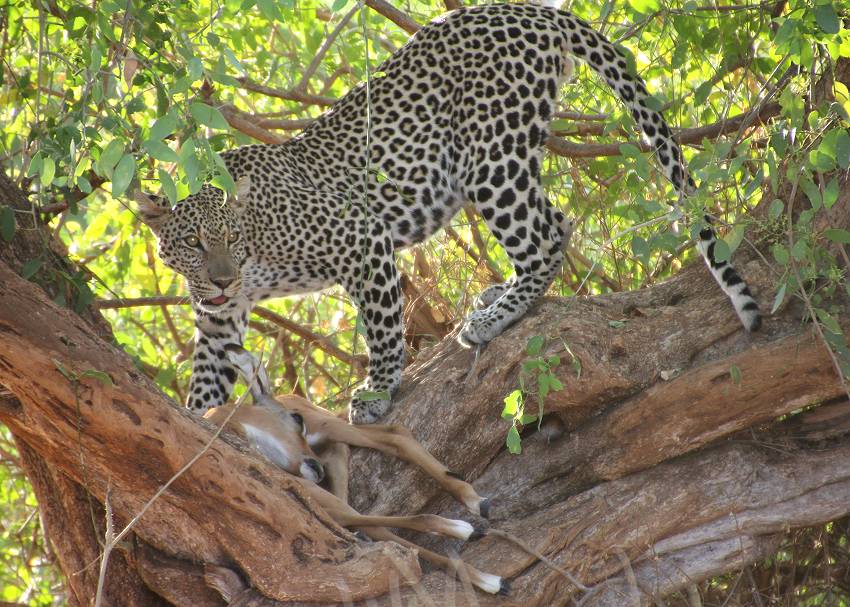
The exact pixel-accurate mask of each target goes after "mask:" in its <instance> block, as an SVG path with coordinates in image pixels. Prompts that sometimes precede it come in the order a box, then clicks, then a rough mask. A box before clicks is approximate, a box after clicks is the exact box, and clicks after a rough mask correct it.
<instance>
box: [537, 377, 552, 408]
mask: <svg viewBox="0 0 850 607" xmlns="http://www.w3.org/2000/svg"><path fill="white" fill-rule="evenodd" d="M549 377H550V375H549V374H548V373H541V374H540V375H538V376H537V397H538V398H539V399H540V402H541V403H542V402H543V401H544V400H546V397H547V396H548V395H549Z"/></svg>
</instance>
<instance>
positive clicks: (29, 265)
mask: <svg viewBox="0 0 850 607" xmlns="http://www.w3.org/2000/svg"><path fill="white" fill-rule="evenodd" d="M43 263H44V261H43V260H42V259H41V258H39V257H36V258H35V259H30V260H29V261H28V262H26V263H25V264H24V267H22V268H21V278H23V279H25V280H29V279H30V278H32V277H33V275H35V273H36V272H38V269H39V268H40V267H41V265H42V264H43Z"/></svg>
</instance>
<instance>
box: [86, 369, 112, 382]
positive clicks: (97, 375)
mask: <svg viewBox="0 0 850 607" xmlns="http://www.w3.org/2000/svg"><path fill="white" fill-rule="evenodd" d="M80 377H91V378H93V379H96V380H98V381H99V382H101V383H102V384H103V385H105V386H113V385H115V384H113V383H112V378H111V377H109V373H104V372H103V371H97V370H96V369H88V370H87V371H83V372H82V373H81V374H80Z"/></svg>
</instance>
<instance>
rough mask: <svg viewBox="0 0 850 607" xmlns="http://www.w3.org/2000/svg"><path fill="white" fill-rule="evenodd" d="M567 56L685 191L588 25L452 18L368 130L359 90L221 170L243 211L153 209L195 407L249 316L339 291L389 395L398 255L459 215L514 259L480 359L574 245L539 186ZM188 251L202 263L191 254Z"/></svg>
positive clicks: (395, 357)
mask: <svg viewBox="0 0 850 607" xmlns="http://www.w3.org/2000/svg"><path fill="white" fill-rule="evenodd" d="M572 57H575V58H578V59H580V60H583V61H585V62H587V63H588V64H589V65H590V66H591V68H593V69H594V70H595V71H597V72H598V73H599V74H601V75H602V77H603V78H604V79H605V81H606V82H607V83H608V84H609V86H610V87H611V88H612V89H613V90H614V91H615V92H616V93H617V95H618V96H620V97H621V98H622V99H623V101H624V102H625V103H626V105H627V106H628V107H629V109H630V110H631V112H632V115H633V116H634V118H635V121H636V122H637V124H638V126H639V127H640V129H641V131H642V132H643V134H644V136H645V137H646V138H647V139H648V140H649V141H650V142H651V143H652V145H653V146H654V148H655V152H656V156H657V158H658V161H659V163H660V165H661V168H662V170H663V172H664V174H665V175H666V176H667V178H668V179H669V180H670V181H671V182H672V183H673V184H674V186H675V187H676V188H677V189H678V190H679V191H680V192H681V193H682V194H687V193H688V192H690V191H691V190H692V189H693V187H694V184H693V181H692V180H691V179H690V177H688V175H687V172H686V170H685V167H684V164H683V161H682V154H681V152H680V149H679V146H678V145H677V144H676V142H675V141H674V140H673V139H672V136H671V133H670V129H669V128H668V126H667V123H666V122H665V121H664V119H663V117H662V116H661V114H660V113H659V112H657V111H655V110H653V109H651V107H650V106H649V105H648V104H647V101H646V100H647V97H648V93H647V90H646V88H645V86H644V83H643V82H642V81H641V79H640V78H639V77H637V76H635V75H634V74H631V73H630V72H629V70H628V67H627V62H626V59H625V58H624V57H623V55H622V54H621V53H620V51H619V50H618V49H617V48H616V47H615V46H613V45H612V44H611V43H610V42H609V41H608V40H606V39H605V38H604V37H603V36H602V35H601V34H599V33H598V32H596V31H594V30H593V29H592V28H590V27H589V26H588V24H587V23H586V22H584V21H583V20H581V19H579V18H577V17H575V16H573V15H571V14H570V13H567V12H559V11H557V10H555V9H552V8H547V7H539V6H531V5H516V4H510V5H498V6H481V7H475V8H469V9H461V10H458V11H454V12H451V13H448V14H446V15H444V16H443V17H440V18H439V19H437V20H435V21H434V22H433V23H431V24H430V25H428V26H427V27H425V28H423V29H422V30H421V31H419V32H418V33H417V34H416V35H415V36H413V37H412V38H411V39H410V41H409V42H408V43H407V44H406V45H405V46H404V47H402V48H401V49H400V50H399V51H398V52H396V53H395V54H394V55H393V56H392V57H390V58H389V59H388V60H387V61H386V62H385V63H384V64H383V65H382V66H381V68H380V72H379V74H378V75H377V76H376V77H374V78H373V79H372V80H371V83H370V88H369V92H368V94H369V96H370V97H371V99H370V101H371V111H370V112H369V113H368V114H367V88H366V87H365V85H360V86H357V87H355V88H354V89H353V90H352V91H350V92H349V93H348V94H347V95H346V96H345V97H344V98H342V99H341V100H340V101H339V102H338V103H337V104H336V105H334V106H333V107H332V108H331V109H330V110H329V111H328V112H327V113H326V114H324V115H323V116H321V117H320V118H318V119H317V120H316V121H315V122H314V123H313V124H312V125H311V126H310V127H309V128H307V129H306V130H305V131H304V132H303V133H302V134H301V135H300V136H298V137H296V138H294V139H293V140H291V141H289V142H287V143H284V144H281V145H251V146H246V147H241V148H238V149H235V150H232V151H229V152H226V153H225V154H223V158H224V161H225V163H226V165H227V168H228V170H229V171H230V173H231V174H232V175H233V176H234V178H241V181H240V183H242V184H243V185H244V184H247V183H248V182H250V187H247V186H246V188H247V189H246V191H245V192H244V195H242V196H240V197H239V199H237V203H236V204H235V205H234V204H223V200H222V194H221V193H220V192H219V191H218V190H215V189H212V188H210V187H205V188H204V189H203V190H202V191H201V192H200V193H199V194H197V195H195V196H190V197H189V198H188V199H187V200H185V201H183V202H181V203H180V204H178V205H177V206H176V207H175V208H174V209H173V210H168V209H166V208H164V207H163V205H161V201H160V204H157V201H149V203H150V204H147V205H145V208H144V209H143V215H145V216H146V217H147V219H146V220H147V221H148V222H149V223H151V225H152V226H153V227H154V230H155V231H156V232H157V233H158V235H159V240H160V254H161V256H162V258H163V259H164V261H165V262H166V263H167V264H168V265H170V266H171V267H172V268H174V269H175V270H176V271H178V272H180V273H181V274H183V275H185V276H186V277H187V278H188V280H189V288H190V292H191V294H192V302H193V306H194V308H195V312H196V315H197V328H198V331H197V336H196V346H195V355H194V365H193V376H192V383H191V387H190V394H189V398H188V406H189V407H190V408H191V409H193V410H195V411H204V410H206V409H208V408H210V407H213V406H216V405H218V404H221V403H222V402H223V401H224V400H226V399H227V398H228V396H229V395H230V392H231V389H232V386H233V382H234V380H235V377H236V372H235V370H234V369H233V368H232V366H231V365H230V364H229V362H228V361H227V359H226V357H225V355H224V346H225V345H226V344H228V343H234V344H241V343H242V340H243V338H244V336H245V328H246V325H247V321H248V314H249V311H250V309H251V306H252V305H253V304H254V303H255V302H257V301H259V300H262V299H266V298H268V297H276V296H281V295H288V294H292V293H299V292H307V291H315V290H317V289H322V288H324V287H326V286H328V285H331V284H342V285H343V287H345V289H346V290H347V291H348V293H349V294H350V295H351V297H352V299H353V300H354V302H355V303H356V304H357V306H358V308H359V309H360V311H361V313H362V317H363V320H364V325H365V327H366V333H367V337H366V339H367V342H368V346H369V355H370V364H369V376H368V379H367V381H366V386H365V389H366V390H370V391H373V392H387V393H388V394H389V395H391V394H392V393H393V392H394V391H395V390H396V388H397V387H398V385H399V382H400V377H401V370H402V367H403V363H404V344H403V339H402V326H401V325H402V295H401V290H400V288H399V283H398V273H397V270H396V267H395V264H394V260H393V253H394V251H395V249H397V248H401V247H406V246H410V245H413V244H415V243H418V242H421V241H422V240H424V239H425V238H427V237H428V236H429V235H431V234H433V233H434V232H435V231H437V230H438V229H439V228H440V227H442V226H444V225H446V224H447V223H448V221H449V220H450V219H451V218H452V216H453V215H454V214H455V213H456V212H457V211H458V210H459V209H460V208H461V207H462V206H463V205H464V204H466V203H467V202H472V203H473V204H474V205H475V206H476V208H477V209H478V210H479V212H480V213H481V216H482V217H483V218H484V220H485V221H486V223H487V225H488V226H489V227H490V229H491V231H492V233H493V235H494V236H495V237H496V239H497V240H498V241H499V243H500V244H501V245H502V246H503V247H504V248H505V251H506V252H507V254H508V256H509V257H510V259H511V261H512V263H513V265H514V269H515V275H514V276H513V277H512V278H511V280H509V281H508V282H506V283H504V284H502V285H494V286H493V287H490V288H489V289H487V290H486V291H485V292H484V293H483V294H482V296H481V297H480V298H479V300H478V308H479V309H477V310H475V311H474V312H472V314H470V316H469V317H468V318H467V319H466V322H465V323H464V326H463V328H462V330H461V332H460V340H461V341H462V342H463V343H465V344H480V343H484V342H487V341H489V340H491V339H493V338H494V337H496V336H497V335H499V334H500V333H501V332H502V331H503V330H504V329H505V327H507V326H508V325H510V324H511V323H512V322H514V321H515V320H517V319H518V318H519V317H521V316H522V315H523V314H524V313H525V312H526V310H527V309H528V307H529V306H530V305H531V304H532V303H533V302H534V301H535V300H536V299H537V298H538V297H539V296H540V295H542V294H543V293H544V292H545V291H546V289H547V288H548V286H549V285H550V283H551V282H552V280H553V279H554V277H555V275H556V273H557V272H558V271H559V270H560V268H561V263H562V260H563V257H564V249H565V247H566V244H567V242H568V240H569V237H570V234H571V230H572V226H571V223H570V222H569V221H568V220H567V219H566V217H565V216H564V215H563V213H561V212H560V211H559V210H558V209H556V208H555V207H554V206H552V204H550V202H549V201H548V200H547V197H546V193H545V192H544V189H543V187H542V185H541V180H540V168H541V160H542V157H543V152H544V150H543V144H544V141H545V139H546V136H547V125H548V123H549V121H550V119H551V117H552V113H553V111H554V109H555V107H556V104H557V101H558V94H559V88H560V85H561V83H562V82H563V79H564V78H565V77H566V76H568V75H569V72H570V69H571V66H572V60H571V58H572ZM367 122H368V123H370V124H371V132H370V136H369V146H368V149H369V150H370V153H369V156H368V157H367V156H366V150H367V133H366V131H367ZM364 184H365V197H364V196H363V190H364ZM243 189H245V188H243ZM145 209H147V210H145ZM234 232H235V233H236V234H239V238H238V239H237V240H233V237H232V234H233V233H234ZM192 234H194V235H196V236H197V237H198V238H199V246H196V247H191V246H189V245H188V244H187V241H186V237H187V235H192ZM228 234H229V235H230V236H228ZM701 239H702V240H701V243H700V247H699V248H700V251H701V252H702V253H703V255H704V256H705V259H706V261H707V262H708V264H709V267H710V268H711V270H712V273H713V274H714V276H715V278H717V280H718V282H719V283H720V285H721V286H722V287H723V289H724V291H726V293H727V294H728V295H729V296H730V297H731V298H732V300H733V303H734V304H735V308H736V310H737V311H738V314H739V316H740V317H741V320H742V321H743V323H744V325H745V326H746V327H747V328H748V329H751V330H752V329H756V328H757V327H758V325H759V322H760V315H759V312H758V306H757V305H756V303H755V301H754V300H753V298H752V296H751V295H750V293H749V290H748V289H747V288H746V285H745V284H744V283H743V282H742V281H741V279H740V277H739V276H738V274H737V273H736V272H735V270H734V269H733V268H732V267H731V266H730V265H728V264H727V263H725V262H717V261H716V260H715V259H714V255H713V244H714V242H715V235H714V232H713V231H712V230H711V228H710V227H707V228H706V229H705V230H704V231H703V233H702V236H701ZM189 240H190V241H191V242H194V239H189ZM227 241H232V242H227ZM222 243H224V245H222ZM221 246H225V247H229V249H228V250H229V251H230V252H231V253H232V261H233V265H234V266H235V267H236V268H237V271H236V272H235V276H234V277H233V279H232V280H231V281H229V282H228V281H226V280H225V281H221V283H220V284H218V285H216V284H214V282H213V281H211V278H210V276H209V271H208V269H207V267H206V266H205V264H206V263H207V257H208V256H209V251H211V250H212V249H215V250H217V251H219V252H220V251H221ZM216 247H218V248H216ZM225 274H227V272H225ZM216 302H218V305H215V303H216ZM389 405H390V400H389V399H378V400H374V399H371V400H367V399H364V398H362V397H361V396H358V395H357V394H355V396H354V398H353V399H352V402H351V407H350V419H351V421H352V422H355V423H363V422H374V421H375V420H377V419H378V418H380V417H381V416H382V415H383V414H384V413H385V412H386V411H387V409H388V407H389Z"/></svg>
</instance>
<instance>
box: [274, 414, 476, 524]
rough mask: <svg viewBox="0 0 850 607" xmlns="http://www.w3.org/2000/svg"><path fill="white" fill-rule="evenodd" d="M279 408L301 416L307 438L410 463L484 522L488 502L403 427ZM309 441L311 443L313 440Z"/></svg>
mask: <svg viewBox="0 0 850 607" xmlns="http://www.w3.org/2000/svg"><path fill="white" fill-rule="evenodd" d="M281 406H283V407H285V408H287V409H291V410H293V411H298V412H299V413H301V415H302V416H303V417H304V421H305V423H306V425H307V428H308V430H309V432H310V436H311V437H312V436H314V435H315V436H316V437H317V439H316V440H322V441H332V442H340V443H346V444H348V445H351V446H352V447H366V448H369V449H376V450H378V451H381V452H383V453H386V454H388V455H392V456H393V457H398V458H400V459H403V460H405V461H406V462H410V463H411V464H414V465H416V466H419V467H420V468H422V470H423V471H425V473H426V474H428V475H429V476H430V477H431V478H433V479H434V480H436V481H437V483H439V485H440V486H441V487H442V488H443V489H445V490H446V491H447V492H448V493H449V494H451V495H452V496H453V497H454V498H455V499H456V500H458V501H459V502H460V503H461V504H463V505H464V506H466V508H467V509H468V510H469V511H470V512H472V513H473V514H477V515H479V516H483V517H484V518H487V517H488V516H489V514H490V500H489V499H487V498H483V497H481V496H480V495H478V493H477V492H476V491H475V489H473V487H472V485H470V484H469V483H467V482H466V481H464V480H463V479H461V478H460V477H459V476H458V475H457V474H455V473H454V472H452V471H451V470H449V469H448V468H446V466H444V465H443V464H442V463H440V461H438V460H437V459H436V458H435V457H434V456H433V455H431V454H430V453H429V452H428V450H427V449H425V447H423V446H422V445H421V444H420V443H419V441H417V440H416V439H415V438H413V435H412V434H411V433H410V430H408V429H407V428H405V427H404V426H399V425H378V424H376V425H373V426H352V425H350V424H348V423H346V422H345V421H344V420H342V419H340V418H338V417H335V416H333V415H331V414H330V413H328V412H327V411H324V410H321V409H318V408H316V407H314V406H313V405H310V404H307V403H305V402H303V401H300V402H299V400H296V399H295V398H287V399H281ZM310 440H311V443H312V438H311V439H310Z"/></svg>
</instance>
